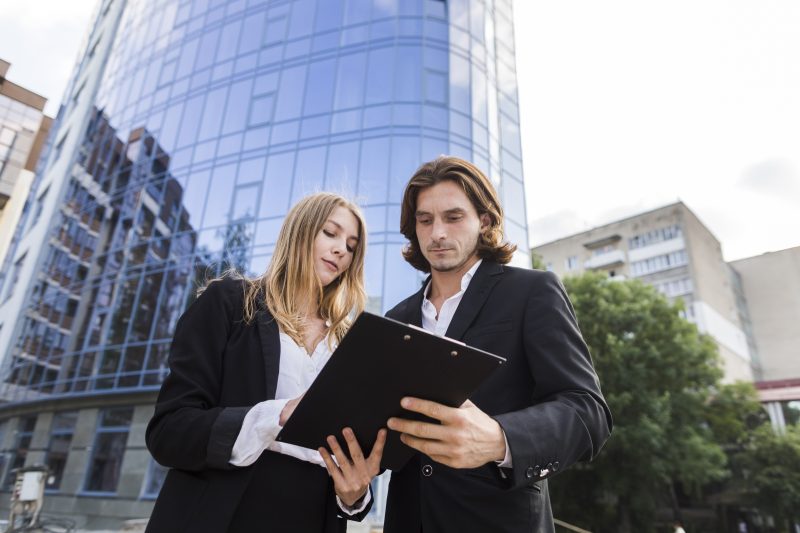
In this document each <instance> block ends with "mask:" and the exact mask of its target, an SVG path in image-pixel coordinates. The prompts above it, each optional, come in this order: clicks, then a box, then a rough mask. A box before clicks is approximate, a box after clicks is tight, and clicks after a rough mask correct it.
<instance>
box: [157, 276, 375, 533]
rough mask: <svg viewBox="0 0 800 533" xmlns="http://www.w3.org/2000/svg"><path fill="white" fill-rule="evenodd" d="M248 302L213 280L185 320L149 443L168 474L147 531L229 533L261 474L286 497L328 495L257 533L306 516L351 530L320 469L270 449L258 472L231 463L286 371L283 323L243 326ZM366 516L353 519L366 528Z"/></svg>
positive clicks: (239, 290) (287, 509)
mask: <svg viewBox="0 0 800 533" xmlns="http://www.w3.org/2000/svg"><path fill="white" fill-rule="evenodd" d="M243 301H244V300H243V285H242V282H241V281H236V280H231V279H225V280H222V281H218V282H214V283H212V284H210V285H209V286H208V288H207V289H206V290H205V292H204V293H203V294H202V295H201V296H200V297H199V298H198V299H197V300H196V301H195V302H194V303H193V304H192V305H191V306H190V307H189V308H188V309H187V310H186V312H185V313H184V314H183V316H182V317H181V318H180V320H179V321H178V325H177V327H176V329H175V335H174V338H173V341H172V347H171V350H170V357H169V367H170V374H169V376H167V378H166V379H165V380H164V383H163V385H162V387H161V392H160V393H159V396H158V401H157V403H156V406H155V414H154V415H153V418H152V419H151V420H150V423H149V424H148V426H147V432H146V437H145V439H146V442H147V447H148V449H149V450H150V452H151V453H152V455H153V457H154V458H155V460H156V461H158V462H159V463H160V464H162V465H164V466H167V467H170V471H169V472H168V474H167V478H166V480H165V482H164V485H163V487H162V489H161V492H160V494H159V497H158V499H157V501H156V505H155V507H154V509H153V514H152V516H151V518H150V523H149V525H148V528H147V531H148V533H155V532H165V533H167V532H168V533H178V532H187V533H224V532H226V531H228V526H229V524H230V523H231V521H232V520H233V516H234V513H235V512H236V510H237V507H239V505H240V503H241V502H242V498H243V497H248V496H246V495H247V494H249V493H248V492H247V488H248V486H249V485H250V483H251V481H252V478H253V475H254V472H259V474H258V475H264V476H269V474H270V472H274V471H279V472H280V474H276V476H275V479H274V483H275V484H276V486H277V487H279V488H280V490H278V491H276V494H278V495H279V496H280V495H281V494H282V492H281V490H283V491H288V490H290V489H289V488H286V487H287V486H289V487H290V488H291V487H299V488H298V489H297V490H298V491H302V490H303V488H304V487H303V485H304V484H306V485H308V484H311V483H314V484H319V483H324V484H325V485H326V486H323V487H322V488H321V489H320V490H310V489H311V487H308V486H307V487H305V488H308V489H309V490H308V493H309V494H311V493H317V494H320V493H321V494H323V496H322V497H321V498H320V499H318V500H317V501H316V502H314V503H313V504H312V503H311V502H310V501H309V499H308V498H305V499H304V498H302V497H298V498H297V499H296V501H294V500H290V501H288V502H282V509H281V511H282V512H281V514H280V515H277V516H275V517H274V520H270V522H269V523H268V524H263V523H262V524H253V528H254V529H253V530H255V528H258V527H261V528H265V527H266V528H268V529H269V531H291V530H292V529H291V528H292V524H296V523H297V520H298V519H297V517H298V516H301V517H311V518H319V519H318V520H316V522H317V523H321V524H324V527H323V528H322V531H325V532H326V533H327V532H333V531H337V532H338V531H342V532H343V531H344V530H345V528H346V522H345V520H344V519H340V518H338V517H337V513H338V507H337V506H336V502H335V493H334V491H333V485H332V483H331V482H330V480H329V478H328V475H327V473H325V471H324V469H323V468H321V467H319V466H315V468H314V469H310V470H309V469H308V468H307V467H308V463H302V461H298V460H295V459H293V458H291V457H287V456H284V455H281V454H276V453H274V452H270V451H265V452H264V453H263V454H262V457H261V459H259V462H262V463H261V464H260V463H259V462H256V463H255V464H253V465H251V466H247V467H235V466H233V465H231V464H230V463H229V462H228V461H229V459H230V457H231V451H232V449H233V445H234V443H235V442H236V437H237V436H238V434H239V431H240V429H241V427H242V423H243V421H244V417H245V415H246V414H247V412H248V411H249V410H250V408H251V407H252V406H254V405H255V404H257V403H259V402H261V401H263V400H269V399H273V398H275V390H276V388H277V384H278V369H279V365H280V337H279V331H278V325H277V323H276V322H275V321H274V320H273V319H272V317H271V315H270V314H269V313H268V312H266V311H263V310H262V311H260V312H259V314H258V317H257V320H255V321H253V322H252V323H251V324H246V323H245V322H244V321H243V320H242V316H243ZM262 460H263V461H262ZM265 465H268V466H265ZM276 465H277V466H276ZM270 468H272V470H270ZM309 473H312V474H314V475H313V476H309ZM317 474H318V475H317ZM310 477H313V479H310ZM320 480H321V481H320ZM270 482H271V480H269V481H267V482H266V483H270ZM264 483H265V482H264V480H259V486H260V487H264V486H268V485H265V484H264ZM314 488H315V489H319V487H316V486H315V487H314ZM268 503H269V502H265V505H266V504H268ZM247 507H249V508H252V506H247ZM368 511H369V507H368V508H367V509H365V510H364V511H363V512H362V513H360V514H359V515H356V516H354V517H352V518H353V519H356V520H360V519H362V518H363V517H364V516H365V515H366V514H367V512H368ZM239 518H241V517H239ZM312 521H313V520H312Z"/></svg>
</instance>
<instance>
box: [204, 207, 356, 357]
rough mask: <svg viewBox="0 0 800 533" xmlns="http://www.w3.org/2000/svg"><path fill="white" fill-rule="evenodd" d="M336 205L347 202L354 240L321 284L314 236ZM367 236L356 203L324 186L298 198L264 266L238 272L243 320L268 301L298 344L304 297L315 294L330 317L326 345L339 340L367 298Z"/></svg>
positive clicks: (325, 315) (252, 316) (302, 326)
mask: <svg viewBox="0 0 800 533" xmlns="http://www.w3.org/2000/svg"><path fill="white" fill-rule="evenodd" d="M337 207H344V208H346V209H347V210H349V211H350V212H351V213H352V214H353V216H355V217H356V220H357V221H358V232H359V235H358V242H357V243H356V245H355V247H354V250H353V260H352V262H351V263H350V266H349V267H348V268H347V270H345V271H344V272H342V273H341V274H340V275H339V276H338V277H337V278H336V279H335V280H333V281H332V282H331V283H329V284H328V285H327V286H325V287H323V286H322V283H321V281H320V279H319V277H318V276H317V273H316V270H315V269H314V254H313V249H314V240H315V239H316V237H317V234H318V233H319V232H320V231H321V230H322V227H323V225H324V224H325V222H326V221H327V220H328V218H329V217H330V216H331V214H332V213H333V211H334V210H335V209H336V208H337ZM366 240H367V237H366V225H365V223H364V217H363V215H362V214H361V210H360V209H359V208H358V207H357V206H356V205H355V204H354V203H352V202H349V201H348V200H346V199H344V198H343V197H341V196H339V195H337V194H333V193H327V192H322V193H317V194H313V195H311V196H307V197H305V198H303V199H302V200H300V201H299V202H298V203H297V204H295V206H294V207H293V208H292V209H291V210H290V211H289V214H288V215H286V219H285V220H284V221H283V225H282V226H281V230H280V233H279V234H278V240H277V242H276V244H275V251H274V252H273V254H272V259H271V260H270V263H269V266H268V267H267V270H266V272H264V274H262V275H261V276H259V277H257V278H247V277H244V276H236V277H240V278H242V279H243V280H244V281H245V284H244V291H245V292H244V320H245V322H246V323H251V322H252V321H253V320H254V319H255V317H256V314H257V312H258V310H259V307H260V306H262V305H266V307H267V309H268V310H269V312H270V314H272V316H273V317H274V318H275V320H276V321H277V322H278V325H279V326H280V328H281V331H283V332H284V333H286V334H287V335H289V336H290V337H291V338H292V339H293V340H294V341H295V342H296V343H297V344H299V345H301V346H302V345H303V333H304V332H305V328H306V323H305V316H304V314H303V310H304V306H303V305H302V303H303V302H306V301H307V300H308V298H313V297H315V296H316V298H317V301H318V302H319V313H320V316H321V317H322V318H323V319H325V320H327V321H329V322H330V329H329V337H328V342H329V346H331V347H332V344H333V343H338V342H339V341H341V340H342V337H344V334H345V333H347V329H348V328H349V327H350V323H351V318H350V316H351V313H353V315H357V314H358V313H360V312H361V311H363V310H364V305H365V302H366V291H365V290H364V255H365V250H366V245H367V243H366ZM212 281H214V280H212ZM209 283H210V282H209Z"/></svg>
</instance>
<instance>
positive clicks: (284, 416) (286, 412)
mask: <svg viewBox="0 0 800 533" xmlns="http://www.w3.org/2000/svg"><path fill="white" fill-rule="evenodd" d="M305 394H306V393H305V392H304V393H303V394H301V395H300V396H298V397H297V398H293V399H291V400H289V401H288V402H286V405H284V406H283V409H281V414H280V416H279V417H278V425H280V426H281V427H283V426H285V425H286V421H287V420H289V417H290V416H292V413H294V410H295V409H296V408H297V404H299V403H300V400H302V399H303V396H305Z"/></svg>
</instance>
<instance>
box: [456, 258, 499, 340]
mask: <svg viewBox="0 0 800 533" xmlns="http://www.w3.org/2000/svg"><path fill="white" fill-rule="evenodd" d="M502 273H503V265H500V264H497V263H495V262H492V261H489V260H487V259H484V260H483V262H482V263H481V266H479V267H478V270H477V271H475V276H473V278H472V280H470V282H469V286H468V287H467V291H466V292H465V293H464V297H463V298H462V299H461V303H459V304H458V308H457V309H456V314H455V315H453V320H452V321H451V322H450V326H449V327H448V328H447V333H445V336H446V337H450V338H451V339H457V340H461V338H462V337H463V336H464V332H465V331H467V328H468V327H469V326H470V324H472V322H473V321H474V320H475V317H476V316H478V311H480V310H481V307H483V304H484V303H486V299H487V298H489V294H490V293H491V292H492V288H493V287H494V285H495V283H497V282H498V281H500V274H502Z"/></svg>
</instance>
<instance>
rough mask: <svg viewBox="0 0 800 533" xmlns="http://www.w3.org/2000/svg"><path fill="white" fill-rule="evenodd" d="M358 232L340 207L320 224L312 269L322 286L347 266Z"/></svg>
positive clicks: (352, 216)
mask: <svg viewBox="0 0 800 533" xmlns="http://www.w3.org/2000/svg"><path fill="white" fill-rule="evenodd" d="M360 229H361V228H359V224H358V219H357V218H356V217H355V215H353V213H352V212H350V210H349V209H347V208H345V207H342V206H339V207H337V208H336V209H334V210H333V213H331V216H329V217H328V220H326V221H325V223H324V224H323V225H322V229H321V230H319V233H317V236H316V238H315V239H314V270H315V271H316V273H317V276H319V279H320V281H321V282H322V286H323V287H326V286H327V285H329V284H330V283H331V282H332V281H333V280H335V279H336V278H337V277H339V275H340V274H342V273H343V272H344V271H345V270H347V269H348V268H349V267H350V263H352V262H353V253H354V252H355V249H356V246H357V245H358V240H359V234H360Z"/></svg>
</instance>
